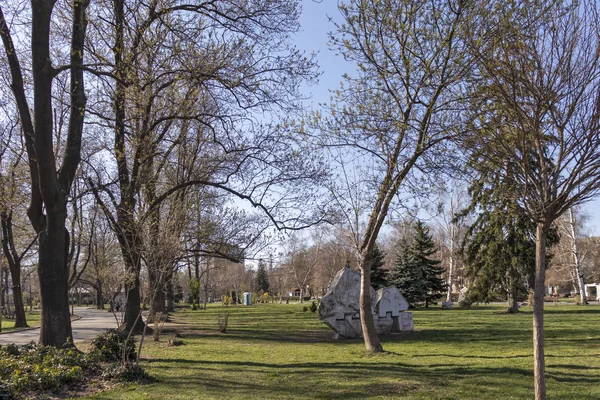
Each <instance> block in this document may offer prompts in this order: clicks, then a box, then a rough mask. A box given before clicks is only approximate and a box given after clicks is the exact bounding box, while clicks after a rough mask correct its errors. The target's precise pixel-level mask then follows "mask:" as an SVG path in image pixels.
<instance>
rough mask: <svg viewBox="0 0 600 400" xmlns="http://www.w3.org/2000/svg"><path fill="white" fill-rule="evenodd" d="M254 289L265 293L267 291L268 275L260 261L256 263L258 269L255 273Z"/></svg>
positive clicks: (262, 262) (263, 263)
mask: <svg viewBox="0 0 600 400" xmlns="http://www.w3.org/2000/svg"><path fill="white" fill-rule="evenodd" d="M256 289H258V290H260V291H263V292H265V293H266V292H268V291H269V274H267V268H266V266H265V262H264V261H263V260H262V259H261V260H259V261H258V269H257V271H256Z"/></svg>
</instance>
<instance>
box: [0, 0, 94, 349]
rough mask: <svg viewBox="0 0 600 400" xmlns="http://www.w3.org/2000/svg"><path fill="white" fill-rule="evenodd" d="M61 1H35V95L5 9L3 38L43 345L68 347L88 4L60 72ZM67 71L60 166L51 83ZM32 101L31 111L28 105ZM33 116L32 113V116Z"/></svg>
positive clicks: (78, 11)
mask: <svg viewBox="0 0 600 400" xmlns="http://www.w3.org/2000/svg"><path fill="white" fill-rule="evenodd" d="M55 4H56V0H32V1H31V9H30V12H31V24H30V36H31V48H30V55H31V70H32V75H33V91H32V92H31V93H28V89H27V87H26V85H25V80H24V77H23V72H22V69H21V64H20V61H19V59H18V54H19V53H18V52H17V51H16V49H15V46H14V42H13V40H12V36H11V32H10V27H9V25H8V24H7V20H6V18H5V16H4V12H3V10H2V8H1V7H0V36H1V37H2V42H3V45H4V50H5V54H6V59H7V61H8V64H9V67H10V72H11V79H12V82H11V89H12V91H13V94H14V97H15V102H16V105H17V109H18V111H19V117H20V122H21V127H22V129H23V136H24V141H25V145H26V149H27V157H28V160H29V173H30V182H31V201H30V205H29V210H28V216H29V219H30V221H31V225H32V226H33V228H34V229H35V231H36V232H37V233H38V236H39V248H38V255H39V262H38V275H39V279H40V294H41V303H42V316H41V329H40V343H41V344H43V345H51V346H63V345H64V344H65V343H67V342H68V341H71V342H72V332H71V320H70V314H69V299H68V276H69V271H68V267H67V249H68V248H69V234H68V232H67V228H66V225H65V222H66V218H67V197H68V195H69V192H70V189H71V184H72V183H73V179H74V177H75V172H76V170H77V167H78V165H79V161H80V154H81V137H82V132H83V121H84V112H85V106H86V96H85V91H84V72H83V56H84V43H85V37H86V26H87V15H86V10H87V7H88V5H89V0H76V1H74V2H73V3H72V5H71V7H70V14H71V18H72V29H71V37H70V39H71V43H70V60H69V64H68V65H66V66H64V67H60V68H55V67H54V66H53V65H52V58H53V57H52V55H51V53H50V31H51V25H52V21H53V18H52V17H53V11H54V7H55ZM64 70H68V71H70V74H71V81H70V112H69V127H68V136H67V141H66V146H65V149H64V152H63V159H62V163H61V164H60V165H58V163H57V157H56V153H55V148H54V142H53V138H54V133H55V132H53V128H54V127H55V124H54V123H53V111H54V109H53V107H52V83H53V81H54V79H55V77H56V76H57V75H58V74H59V73H60V72H61V71H64ZM30 99H33V107H31V108H30V106H29V100H30ZM30 110H33V115H32V114H31V112H30Z"/></svg>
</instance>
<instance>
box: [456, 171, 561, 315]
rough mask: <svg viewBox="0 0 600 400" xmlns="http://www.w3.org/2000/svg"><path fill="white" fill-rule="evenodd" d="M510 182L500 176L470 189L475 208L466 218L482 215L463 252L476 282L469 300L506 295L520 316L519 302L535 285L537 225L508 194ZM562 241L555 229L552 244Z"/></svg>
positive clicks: (467, 271) (511, 308) (464, 245)
mask: <svg viewBox="0 0 600 400" xmlns="http://www.w3.org/2000/svg"><path fill="white" fill-rule="evenodd" d="M509 182H510V181H509V180H507V179H505V178H502V177H498V176H495V177H492V180H491V181H490V182H488V183H484V181H483V180H479V181H476V182H475V183H473V185H472V186H471V188H470V189H469V192H470V194H471V196H472V200H471V205H470V206H469V208H467V210H465V211H463V213H462V215H465V214H467V213H469V212H475V211H476V212H477V213H478V216H477V219H476V220H475V222H474V223H473V224H472V225H471V226H470V227H469V229H468V231H467V234H466V235H465V239H464V242H463V245H462V246H463V248H462V253H463V258H464V261H465V265H466V273H467V276H468V277H469V278H470V280H471V284H470V286H469V295H468V298H469V300H470V301H483V302H489V301H493V300H495V299H497V298H498V297H503V298H506V299H507V300H508V302H509V306H508V312H509V313H516V312H518V311H519V309H518V301H519V299H523V298H527V290H528V289H532V288H533V287H534V281H535V231H536V224H535V221H533V220H531V219H530V218H527V217H526V216H525V215H524V214H523V213H522V212H520V210H519V209H518V208H517V207H515V204H514V201H513V200H512V199H510V198H509V197H507V196H506V192H508V190H507V186H508V185H509V184H510V183H509ZM557 241H558V235H557V233H556V229H554V228H552V229H551V230H550V232H549V235H548V246H552V245H553V244H554V243H556V242H557ZM548 260H550V259H549V258H548ZM547 265H548V264H547Z"/></svg>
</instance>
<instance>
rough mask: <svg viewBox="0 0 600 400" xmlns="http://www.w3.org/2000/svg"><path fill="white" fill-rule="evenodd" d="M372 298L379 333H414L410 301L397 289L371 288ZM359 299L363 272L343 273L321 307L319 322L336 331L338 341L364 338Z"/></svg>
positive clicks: (337, 276) (334, 279)
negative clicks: (408, 311)
mask: <svg viewBox="0 0 600 400" xmlns="http://www.w3.org/2000/svg"><path fill="white" fill-rule="evenodd" d="M371 296H372V297H371V304H373V309H372V310H371V312H373V314H374V318H373V319H374V321H375V328H376V330H377V333H378V334H380V335H382V334H383V335H385V334H389V333H393V332H401V331H412V330H413V326H414V324H413V322H412V314H411V313H407V312H404V310H407V309H408V302H407V301H406V300H405V299H404V297H403V296H402V294H400V292H399V291H398V289H397V288H396V287H393V286H392V287H387V288H383V289H379V290H378V291H375V290H374V289H373V288H371ZM359 297H360V272H358V271H354V270H351V269H350V268H344V269H342V270H340V271H339V272H338V273H337V274H336V276H335V277H334V278H333V281H332V282H331V285H330V286H329V290H328V291H327V294H326V295H325V296H323V298H322V299H321V303H320V304H319V319H321V320H322V321H323V322H324V323H325V324H326V325H327V326H329V327H330V328H331V329H333V330H334V331H335V332H336V337H337V338H349V339H350V338H356V337H360V336H362V327H361V324H360V314H359V307H358V304H359Z"/></svg>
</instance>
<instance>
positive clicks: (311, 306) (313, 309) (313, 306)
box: [309, 301, 317, 313]
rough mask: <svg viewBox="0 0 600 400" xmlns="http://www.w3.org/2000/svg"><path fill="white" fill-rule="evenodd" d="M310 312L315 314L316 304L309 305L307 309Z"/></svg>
mask: <svg viewBox="0 0 600 400" xmlns="http://www.w3.org/2000/svg"><path fill="white" fill-rule="evenodd" d="M309 310H310V312H312V313H314V312H317V302H316V301H313V302H312V303H310V308H309Z"/></svg>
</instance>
